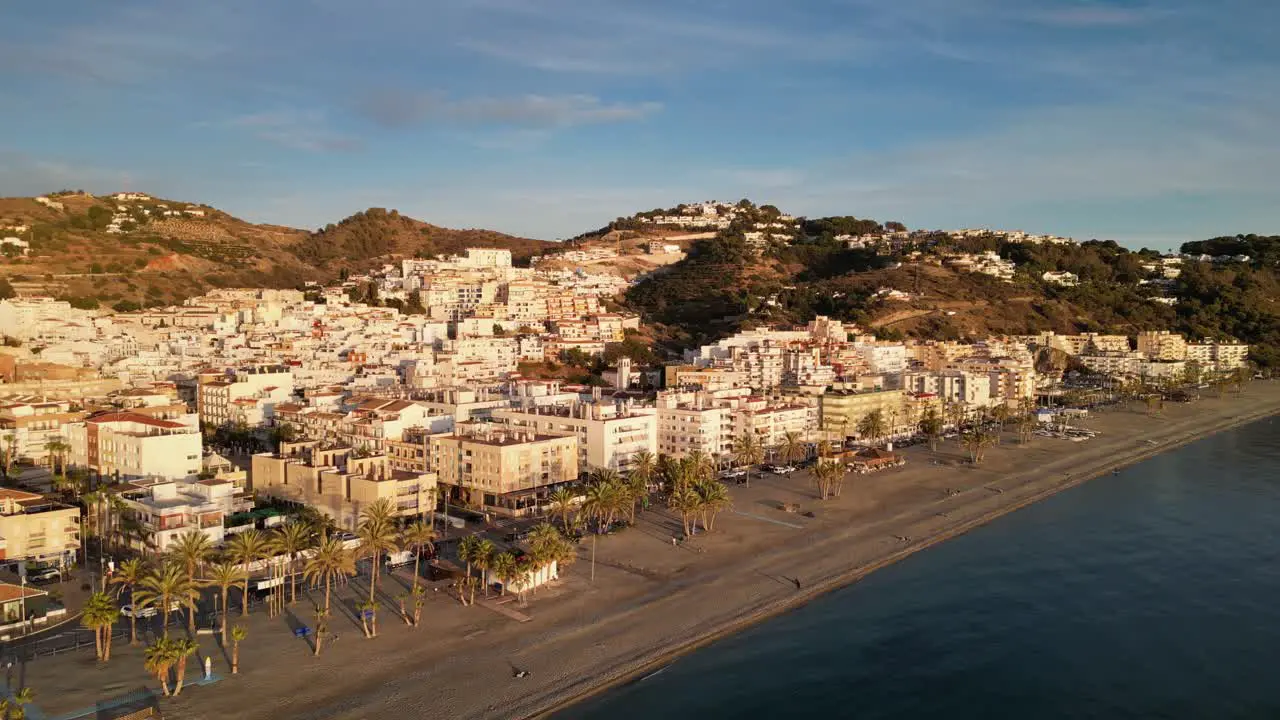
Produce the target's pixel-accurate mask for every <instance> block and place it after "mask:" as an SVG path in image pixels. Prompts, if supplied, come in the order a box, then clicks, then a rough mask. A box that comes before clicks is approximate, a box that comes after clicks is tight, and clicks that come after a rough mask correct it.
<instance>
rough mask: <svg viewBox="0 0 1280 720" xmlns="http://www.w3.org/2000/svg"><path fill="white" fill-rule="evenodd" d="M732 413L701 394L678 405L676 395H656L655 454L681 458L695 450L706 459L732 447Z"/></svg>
mask: <svg viewBox="0 0 1280 720" xmlns="http://www.w3.org/2000/svg"><path fill="white" fill-rule="evenodd" d="M734 425H735V423H734V411H733V409H732V408H730V407H727V406H725V405H721V404H718V403H716V402H714V400H713V399H712V397H711V396H710V395H709V394H707V393H704V392H699V393H695V394H694V396H693V399H692V401H690V402H682V401H681V398H680V394H679V393H659V394H658V452H659V453H661V454H663V455H670V456H672V457H685V456H687V455H689V454H690V453H692V452H694V451H695V450H697V451H701V452H702V453H703V454H704V455H707V456H710V457H717V458H718V457H723V456H726V455H727V454H728V453H729V452H730V450H732V448H733V438H734V430H735V427H734Z"/></svg>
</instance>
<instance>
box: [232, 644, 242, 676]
mask: <svg viewBox="0 0 1280 720" xmlns="http://www.w3.org/2000/svg"><path fill="white" fill-rule="evenodd" d="M231 674H232V675H239V674H240V643H239V641H237V642H233V643H231Z"/></svg>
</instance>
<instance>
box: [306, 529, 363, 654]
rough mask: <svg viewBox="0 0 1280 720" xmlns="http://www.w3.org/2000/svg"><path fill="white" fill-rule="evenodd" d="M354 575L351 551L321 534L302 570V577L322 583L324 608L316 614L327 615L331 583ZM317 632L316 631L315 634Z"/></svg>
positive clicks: (354, 564)
mask: <svg viewBox="0 0 1280 720" xmlns="http://www.w3.org/2000/svg"><path fill="white" fill-rule="evenodd" d="M355 574H356V561H355V557H354V556H353V555H352V554H351V551H349V550H347V548H346V547H345V546H344V545H343V543H342V541H341V540H339V539H338V538H336V537H329V535H328V534H322V535H321V536H320V540H319V542H318V543H316V548H315V552H314V553H312V555H311V557H310V558H308V560H307V564H306V566H305V567H304V568H303V570H302V577H303V578H304V579H306V580H310V581H313V582H323V583H324V607H323V608H319V607H318V608H317V613H319V612H321V611H322V612H323V613H324V616H325V617H327V616H328V614H329V593H330V588H331V587H332V586H333V581H334V580H337V579H338V578H340V577H343V576H352V575H355ZM318 632H319V631H318V630H317V633H318ZM319 644H320V636H319V635H318V634H317V636H316V646H317V647H316V654H317V655H319V654H320V650H319Z"/></svg>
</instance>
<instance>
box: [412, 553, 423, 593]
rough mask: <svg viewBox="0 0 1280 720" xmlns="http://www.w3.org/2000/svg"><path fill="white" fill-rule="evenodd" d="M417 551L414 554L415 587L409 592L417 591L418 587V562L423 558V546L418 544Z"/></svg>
mask: <svg viewBox="0 0 1280 720" xmlns="http://www.w3.org/2000/svg"><path fill="white" fill-rule="evenodd" d="M416 549H417V552H415V553H414V554H413V587H411V588H410V589H409V592H415V591H417V589H418V563H419V562H420V561H421V560H422V546H418V547H417V548H416Z"/></svg>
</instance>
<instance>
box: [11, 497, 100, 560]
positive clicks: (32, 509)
mask: <svg viewBox="0 0 1280 720" xmlns="http://www.w3.org/2000/svg"><path fill="white" fill-rule="evenodd" d="M79 549H80V508H75V507H70V506H68V505H63V504H61V503H58V502H55V501H53V500H51V499H49V498H47V497H45V496H43V495H37V494H36V493H30V492H24V491H22V490H13V489H10V488H0V560H4V561H13V560H20V561H26V562H42V563H50V564H54V565H59V566H65V565H71V564H73V563H74V562H75V559H76V551H78V550H79Z"/></svg>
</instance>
